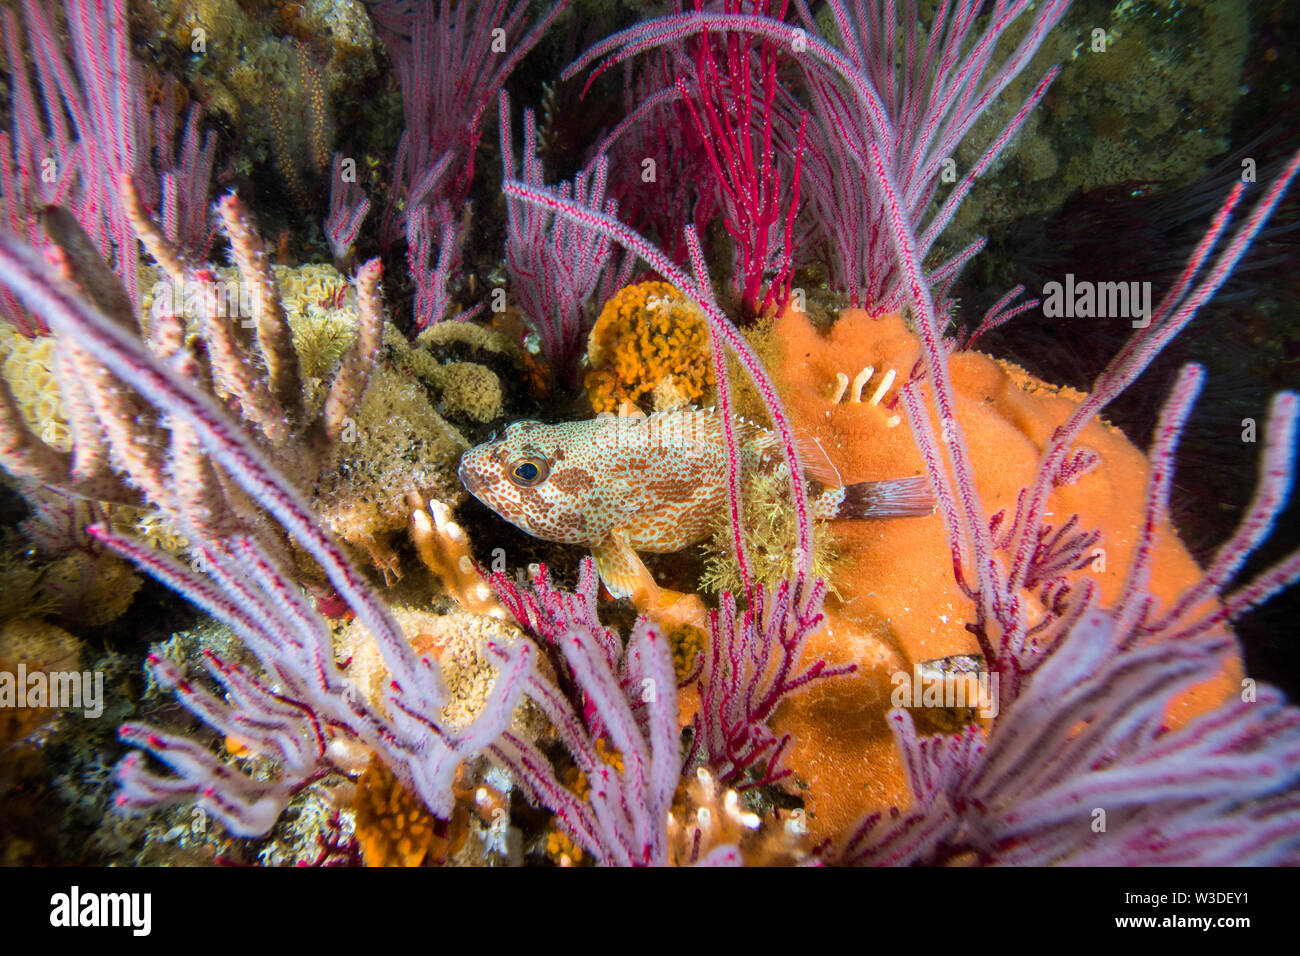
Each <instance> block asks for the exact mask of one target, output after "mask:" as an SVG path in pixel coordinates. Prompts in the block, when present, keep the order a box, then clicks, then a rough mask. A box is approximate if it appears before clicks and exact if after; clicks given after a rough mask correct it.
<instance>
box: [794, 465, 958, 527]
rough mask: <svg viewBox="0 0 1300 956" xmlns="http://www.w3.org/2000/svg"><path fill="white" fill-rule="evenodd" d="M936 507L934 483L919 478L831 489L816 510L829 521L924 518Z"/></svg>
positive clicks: (817, 502)
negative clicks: (836, 519)
mask: <svg viewBox="0 0 1300 956" xmlns="http://www.w3.org/2000/svg"><path fill="white" fill-rule="evenodd" d="M936 504H937V501H936V499H935V496H934V491H933V490H932V489H931V488H930V479H929V478H926V477H924V476H918V477H915V478H893V479H890V480H888V481H860V482H858V483H857V484H854V485H846V486H844V487H843V488H828V489H826V490H825V491H822V492H821V493H820V494H819V495H818V496H817V499H816V501H815V502H814V506H815V507H814V510H815V512H816V513H817V514H818V515H819V516H820V517H825V518H840V519H854V518H858V519H861V518H924V517H926V516H928V515H930V514H933V512H934V508H935V505H936Z"/></svg>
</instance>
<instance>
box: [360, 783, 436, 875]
mask: <svg viewBox="0 0 1300 956" xmlns="http://www.w3.org/2000/svg"><path fill="white" fill-rule="evenodd" d="M353 809H354V810H355V811H356V823H355V830H356V835H357V843H358V845H359V846H360V847H361V857H362V859H363V860H364V861H365V863H366V865H367V866H421V865H423V864H424V863H425V862H426V861H430V858H431V857H432V856H433V855H435V854H436V852H437V851H438V850H439V849H441V847H442V846H445V841H443V840H441V839H439V837H438V835H437V832H436V830H435V829H434V827H435V824H436V823H437V821H436V820H435V819H434V816H433V814H431V813H430V812H429V811H428V809H427V808H426V807H425V806H424V804H423V803H421V802H420V798H419V797H417V796H415V795H414V794H412V793H411V792H410V791H409V790H407V789H406V788H405V787H403V786H402V785H401V783H399V782H398V780H397V778H396V777H394V776H393V774H392V772H391V771H389V769H388V768H387V767H385V766H384V765H383V764H382V763H380V762H379V760H378V759H376V758H372V759H371V761H370V766H369V767H367V768H366V771H365V773H363V774H362V775H361V779H360V780H358V781H357V792H356V799H355V801H354V803H353Z"/></svg>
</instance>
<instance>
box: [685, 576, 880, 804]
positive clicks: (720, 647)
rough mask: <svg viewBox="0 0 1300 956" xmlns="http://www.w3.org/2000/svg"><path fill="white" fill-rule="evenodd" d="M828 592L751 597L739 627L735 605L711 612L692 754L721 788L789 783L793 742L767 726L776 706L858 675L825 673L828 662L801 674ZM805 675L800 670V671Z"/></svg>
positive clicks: (791, 586)
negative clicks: (814, 686)
mask: <svg viewBox="0 0 1300 956" xmlns="http://www.w3.org/2000/svg"><path fill="white" fill-rule="evenodd" d="M825 596H826V584H825V582H824V581H818V582H817V583H816V584H814V585H813V586H812V588H811V590H810V591H809V592H808V593H806V594H805V593H804V584H803V582H802V580H799V579H796V580H794V581H790V580H786V581H782V582H781V583H780V584H779V585H778V586H777V587H776V588H775V589H774V590H773V591H772V592H771V593H770V594H769V593H765V592H764V591H763V590H762V589H761V588H754V589H753V590H752V592H751V602H752V603H751V606H750V607H749V608H748V609H747V610H745V611H744V612H743V613H742V614H741V615H740V617H739V619H737V612H736V604H735V601H734V600H733V599H732V597H731V595H730V594H725V595H723V598H722V603H721V607H720V608H719V610H717V611H710V612H709V631H710V637H711V639H710V641H709V649H708V652H707V654H706V657H705V661H704V666H703V668H702V670H701V673H700V680H699V689H700V710H699V713H698V714H697V715H696V718H695V725H694V726H695V743H694V746H695V748H696V750H697V751H698V753H699V757H700V759H701V760H702V762H703V763H704V765H705V766H707V767H708V768H709V769H710V770H711V771H712V772H713V773H714V774H715V775H716V776H717V779H718V782H719V783H721V784H723V785H724V786H731V787H734V788H736V789H737V790H747V789H751V788H753V787H761V786H766V785H768V784H771V783H776V782H777V781H780V780H782V779H784V778H785V777H788V776H789V775H790V773H791V771H790V770H789V769H787V768H784V767H782V766H781V757H782V755H783V754H784V752H785V749H786V747H787V746H788V745H789V743H790V735H789V734H785V735H783V736H782V737H780V738H778V737H777V736H776V735H775V734H774V733H772V731H771V730H770V729H769V728H768V726H767V720H768V718H769V717H771V716H772V714H773V712H775V710H776V707H777V705H778V704H779V703H780V702H781V701H782V700H784V699H785V698H786V696H788V695H789V694H791V693H793V692H794V691H796V690H798V689H799V688H801V687H804V686H806V685H808V684H810V683H812V682H814V681H817V680H822V679H824V678H827V677H839V676H843V675H845V674H850V673H852V672H853V671H855V670H856V669H857V668H856V665H853V664H849V665H847V666H845V667H833V668H828V667H827V666H826V662H825V661H824V660H817V661H814V662H813V663H811V664H810V665H808V666H806V667H804V666H803V655H804V649H805V647H806V646H807V643H808V639H809V638H810V637H811V636H812V635H813V634H814V633H816V632H817V630H818V629H819V628H820V627H821V625H822V621H823V618H822V610H821V607H822V601H823V599H824V598H825ZM801 667H803V669H802V670H800V668H801Z"/></svg>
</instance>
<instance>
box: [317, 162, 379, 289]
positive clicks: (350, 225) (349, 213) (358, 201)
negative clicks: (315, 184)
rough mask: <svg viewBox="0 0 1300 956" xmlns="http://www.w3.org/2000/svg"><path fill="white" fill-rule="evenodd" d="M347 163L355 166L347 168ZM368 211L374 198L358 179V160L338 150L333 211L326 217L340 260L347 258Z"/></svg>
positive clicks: (331, 242) (332, 189)
mask: <svg viewBox="0 0 1300 956" xmlns="http://www.w3.org/2000/svg"><path fill="white" fill-rule="evenodd" d="M345 163H350V164H351V166H350V167H347V166H345V165H344V164H345ZM368 212H370V200H369V199H368V198H366V194H365V192H364V191H362V189H361V184H360V183H359V182H357V177H356V161H355V160H352V159H347V158H346V157H344V155H343V154H342V153H335V154H334V168H333V171H332V172H331V173H330V211H329V216H327V217H326V219H325V239H326V241H327V242H329V246H330V252H331V253H332V254H333V256H334V261H335V262H336V263H342V262H344V261H346V260H347V258H348V256H349V254H350V253H351V252H352V244H353V243H355V242H356V241H357V235H358V234H359V233H360V232H361V223H362V222H364V221H365V218H366V214H367V213H368Z"/></svg>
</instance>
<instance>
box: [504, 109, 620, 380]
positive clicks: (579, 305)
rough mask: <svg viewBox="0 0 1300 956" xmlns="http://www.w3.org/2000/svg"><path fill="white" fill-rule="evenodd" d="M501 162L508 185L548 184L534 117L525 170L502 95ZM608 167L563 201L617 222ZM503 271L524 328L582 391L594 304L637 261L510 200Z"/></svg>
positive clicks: (570, 188) (527, 116)
mask: <svg viewBox="0 0 1300 956" xmlns="http://www.w3.org/2000/svg"><path fill="white" fill-rule="evenodd" d="M500 124H501V158H502V163H503V165H504V174H505V178H506V179H513V178H514V177H515V176H516V175H518V176H521V178H522V181H523V182H524V183H527V184H528V185H529V186H533V187H535V188H540V187H541V186H542V185H543V178H542V164H541V161H540V160H539V159H538V158H537V130H536V124H535V123H534V120H533V111H532V110H524V153H523V169H522V170H519V169H517V168H516V167H515V158H514V150H513V149H512V148H511V143H510V126H511V123H510V99H509V97H508V96H507V95H506V94H505V93H502V94H501V108H500ZM608 168H609V164H608V161H607V160H606V158H605V157H604V156H603V155H602V156H597V157H596V159H595V161H594V162H593V163H592V164H591V165H590V166H588V167H587V168H586V169H582V170H579V172H578V173H577V174H576V175H575V176H574V177H573V181H572V182H564V183H561V184H560V185H559V187H558V189H559V194H560V197H561V198H562V199H564V200H565V201H571V202H573V204H574V205H575V206H577V207H579V208H583V209H591V210H593V211H595V212H597V213H604V214H606V215H608V216H610V217H611V218H613V217H615V216H617V215H618V203H617V202H615V201H614V200H612V199H606V198H605V180H606V176H607V173H608ZM506 213H507V218H506V271H507V275H508V277H509V280H510V291H511V294H512V295H513V297H514V298H515V300H516V301H517V302H518V303H519V309H520V311H521V312H522V313H523V316H524V319H525V321H526V322H527V323H528V326H529V328H531V329H532V330H533V331H534V332H535V333H536V334H537V336H538V338H539V339H540V340H541V345H542V352H543V354H545V355H546V358H547V361H549V362H550V365H551V368H552V369H553V370H554V371H555V373H556V376H557V377H558V378H559V379H560V381H562V382H563V383H564V384H565V385H566V386H568V387H570V388H572V387H574V386H575V385H577V377H578V363H579V361H580V360H581V358H582V356H583V354H584V353H585V352H586V348H587V333H588V332H590V330H591V326H592V324H593V322H594V315H593V314H592V313H590V312H589V311H588V305H589V303H592V302H594V303H596V304H597V305H599V304H602V303H603V302H604V301H605V300H606V299H608V298H609V297H610V296H612V295H613V294H614V293H615V292H616V291H617V290H618V289H619V288H620V287H621V286H623V285H625V284H626V283H627V281H628V279H629V278H630V277H631V274H632V266H633V265H634V260H633V258H632V257H631V256H629V255H626V254H622V255H619V254H616V250H615V248H614V243H613V242H612V241H611V240H610V239H609V238H608V237H606V236H603V235H601V234H600V233H598V232H595V231H592V230H590V229H586V228H584V227H583V226H582V225H580V224H578V223H574V222H571V221H569V220H567V219H565V218H564V217H561V216H556V215H555V214H554V213H552V212H550V211H548V210H547V209H545V208H543V207H539V206H536V205H532V204H529V203H526V202H521V201H519V200H516V199H512V198H510V197H509V196H507V199H506Z"/></svg>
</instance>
